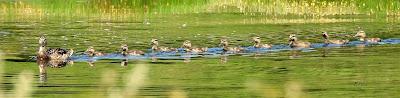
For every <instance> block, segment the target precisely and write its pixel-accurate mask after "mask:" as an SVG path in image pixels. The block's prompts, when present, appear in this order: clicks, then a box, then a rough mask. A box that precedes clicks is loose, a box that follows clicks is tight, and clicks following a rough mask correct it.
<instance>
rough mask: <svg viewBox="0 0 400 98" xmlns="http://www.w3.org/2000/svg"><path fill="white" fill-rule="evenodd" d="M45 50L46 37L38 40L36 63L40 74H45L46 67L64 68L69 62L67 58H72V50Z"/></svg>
mask: <svg viewBox="0 0 400 98" xmlns="http://www.w3.org/2000/svg"><path fill="white" fill-rule="evenodd" d="M46 48H47V40H46V37H44V36H41V37H40V38H39V50H38V52H37V61H36V62H37V63H38V65H39V70H40V73H41V74H45V73H46V70H45V67H46V66H50V67H53V68H61V67H65V66H66V65H67V63H69V62H70V60H69V57H71V56H72V54H73V53H74V50H72V49H70V50H66V49H61V48H54V49H52V48H50V49H46Z"/></svg>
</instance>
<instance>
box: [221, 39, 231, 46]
mask: <svg viewBox="0 0 400 98" xmlns="http://www.w3.org/2000/svg"><path fill="white" fill-rule="evenodd" d="M228 44H229V43H228V40H227V39H221V40H220V46H228Z"/></svg>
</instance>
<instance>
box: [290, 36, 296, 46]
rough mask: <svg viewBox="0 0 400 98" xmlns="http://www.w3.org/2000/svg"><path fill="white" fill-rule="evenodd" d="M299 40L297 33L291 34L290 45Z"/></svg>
mask: <svg viewBox="0 0 400 98" xmlns="http://www.w3.org/2000/svg"><path fill="white" fill-rule="evenodd" d="M295 41H297V38H296V34H290V35H289V45H292V44H293V42H295Z"/></svg>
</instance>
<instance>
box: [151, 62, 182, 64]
mask: <svg viewBox="0 0 400 98" xmlns="http://www.w3.org/2000/svg"><path fill="white" fill-rule="evenodd" d="M148 63H151V64H176V62H148Z"/></svg>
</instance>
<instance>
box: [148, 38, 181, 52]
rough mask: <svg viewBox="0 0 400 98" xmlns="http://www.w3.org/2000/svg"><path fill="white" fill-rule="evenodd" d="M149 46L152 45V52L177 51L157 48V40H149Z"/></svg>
mask: <svg viewBox="0 0 400 98" xmlns="http://www.w3.org/2000/svg"><path fill="white" fill-rule="evenodd" d="M151 45H152V47H151V50H153V51H160V52H172V51H177V49H175V48H169V47H160V46H158V39H151Z"/></svg>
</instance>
